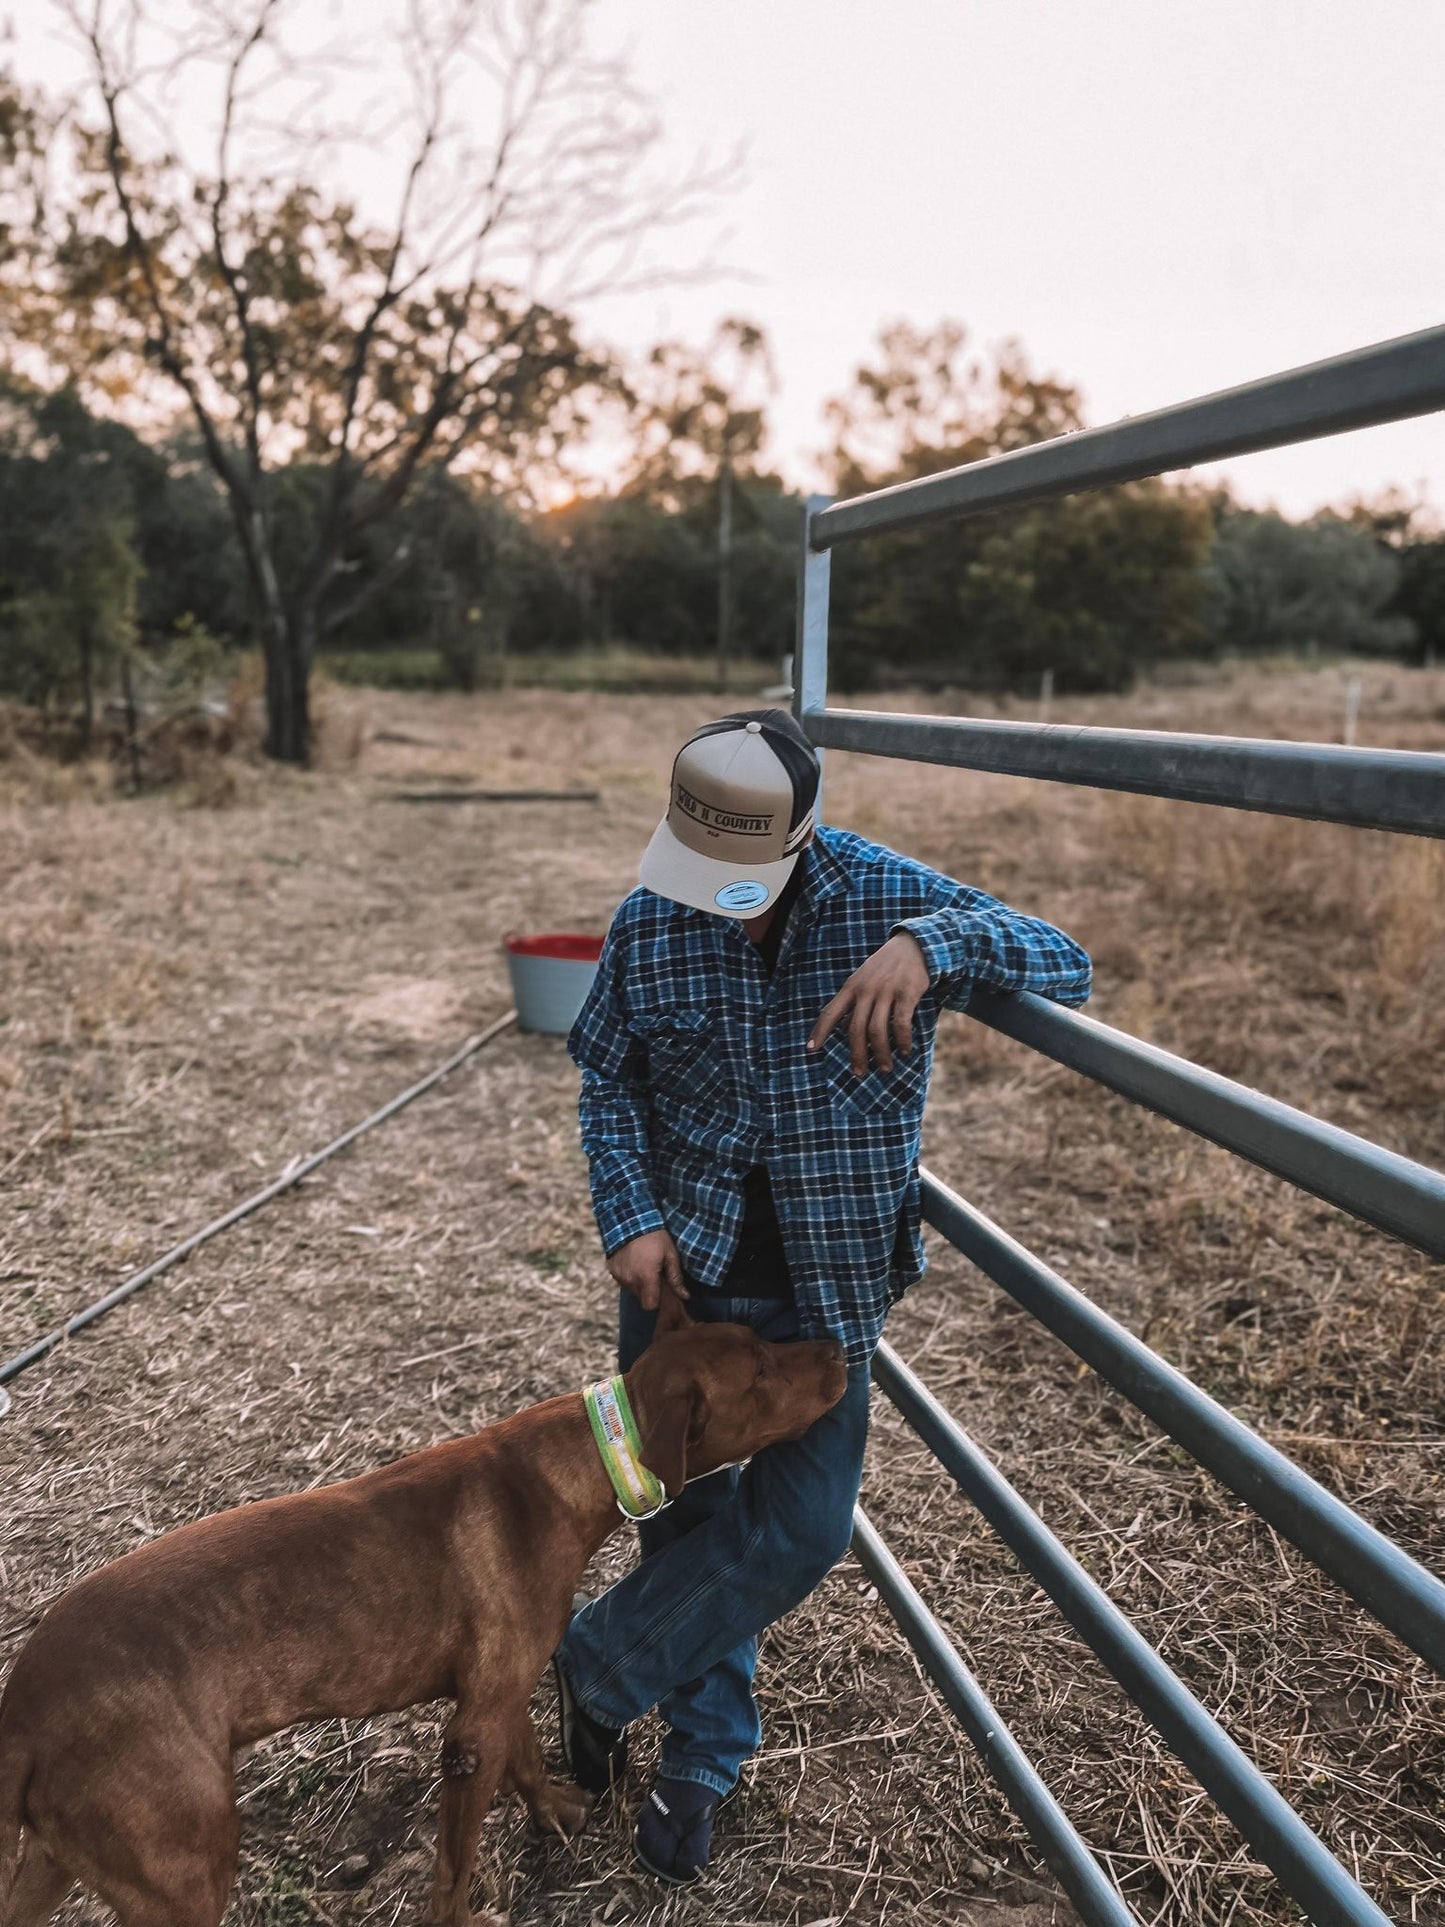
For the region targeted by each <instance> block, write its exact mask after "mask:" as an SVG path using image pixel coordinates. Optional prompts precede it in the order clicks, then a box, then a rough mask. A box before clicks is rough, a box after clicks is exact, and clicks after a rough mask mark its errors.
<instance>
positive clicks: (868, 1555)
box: [853, 1506, 1139, 1927]
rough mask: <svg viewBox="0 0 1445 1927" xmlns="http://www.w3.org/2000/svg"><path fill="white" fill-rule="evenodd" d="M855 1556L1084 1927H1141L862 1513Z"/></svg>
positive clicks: (856, 1531) (856, 1517) (855, 1516)
mask: <svg viewBox="0 0 1445 1927" xmlns="http://www.w3.org/2000/svg"><path fill="white" fill-rule="evenodd" d="M853 1550H854V1552H855V1553H856V1554H857V1557H858V1563H859V1564H860V1565H861V1566H862V1568H863V1570H864V1572H866V1573H867V1575H868V1577H869V1578H870V1579H871V1580H872V1581H873V1583H874V1585H875V1586H876V1587H877V1588H878V1591H879V1594H880V1596H881V1597H882V1599H883V1601H884V1604H885V1605H886V1606H887V1607H888V1610H889V1611H890V1612H891V1613H892V1615H893V1617H894V1619H895V1620H896V1621H897V1622H898V1626H899V1629H900V1631H901V1632H902V1634H903V1636H904V1638H905V1639H906V1640H907V1641H908V1643H909V1645H910V1646H911V1647H912V1648H913V1650H914V1652H915V1653H916V1654H917V1655H918V1659H919V1663H920V1664H921V1665H922V1667H923V1670H924V1671H925V1672H926V1673H927V1674H928V1677H929V1678H930V1679H931V1680H932V1681H933V1683H934V1685H935V1686H936V1687H937V1688H938V1690H939V1692H940V1693H941V1694H942V1695H943V1697H944V1699H945V1700H946V1701H947V1703H948V1705H949V1706H950V1707H951V1708H952V1710H953V1714H954V1717H955V1718H956V1719H957V1720H958V1723H959V1725H960V1726H962V1728H963V1730H964V1732H965V1733H967V1735H968V1737H969V1739H970V1740H971V1741H972V1742H973V1745H974V1747H975V1749H976V1751H977V1752H978V1755H979V1758H980V1759H981V1760H982V1761H983V1763H984V1765H985V1766H986V1767H987V1768H988V1770H989V1772H990V1773H991V1774H992V1775H993V1777H994V1779H995V1780H996V1781H997V1782H998V1784H999V1786H1000V1787H1001V1788H1002V1789H1003V1794H1004V1798H1005V1799H1006V1800H1007V1801H1008V1803H1009V1805H1010V1806H1011V1807H1012V1808H1013V1810H1014V1812H1015V1813H1016V1814H1017V1815H1018V1817H1019V1819H1020V1820H1022V1821H1023V1823H1024V1826H1025V1827H1026V1828H1027V1830H1028V1835H1029V1838H1030V1839H1031V1840H1032V1841H1033V1843H1034V1845H1035V1846H1036V1847H1037V1848H1038V1850H1039V1852H1040V1853H1041V1854H1042V1855H1043V1857H1044V1859H1045V1860H1046V1861H1047V1862H1048V1864H1049V1865H1050V1866H1051V1867H1052V1868H1053V1870H1054V1873H1055V1874H1056V1875H1057V1877H1058V1880H1059V1884H1060V1886H1062V1888H1063V1889H1064V1891H1065V1893H1066V1894H1067V1895H1068V1896H1069V1898H1070V1900H1072V1901H1073V1903H1074V1905H1075V1907H1076V1908H1077V1909H1078V1911H1079V1916H1080V1918H1081V1919H1082V1920H1083V1921H1084V1922H1085V1923H1086V1927H1138V1918H1139V1917H1138V1915H1137V1914H1135V1913H1134V1912H1132V1911H1131V1909H1130V1908H1128V1907H1127V1906H1125V1904H1124V1902H1123V1900H1121V1899H1120V1897H1119V1894H1118V1891H1117V1890H1116V1888H1115V1887H1114V1885H1113V1883H1112V1881H1110V1879H1109V1878H1108V1876H1107V1875H1106V1874H1105V1873H1104V1871H1103V1869H1102V1868H1101V1867H1100V1865H1099V1863H1098V1861H1097V1860H1096V1859H1095V1858H1094V1856H1093V1854H1092V1853H1090V1851H1089V1849H1088V1846H1087V1845H1086V1844H1085V1842H1084V1841H1083V1840H1082V1839H1081V1838H1080V1837H1079V1835H1078V1833H1077V1832H1076V1831H1075V1830H1074V1827H1073V1825H1072V1823H1071V1822H1070V1820H1069V1818H1068V1816H1067V1814H1065V1812H1064V1810H1063V1808H1062V1807H1061V1806H1060V1805H1059V1803H1058V1801H1057V1800H1056V1799H1055V1798H1054V1796H1053V1794H1052V1793H1050V1792H1049V1789H1048V1788H1047V1787H1046V1786H1045V1785H1044V1783H1043V1781H1042V1780H1041V1779H1040V1778H1039V1775H1038V1772H1037V1770H1036V1769H1035V1767H1034V1764H1033V1762H1032V1761H1031V1760H1030V1759H1029V1757H1028V1755H1027V1754H1026V1753H1025V1752H1024V1751H1023V1749H1022V1747H1021V1746H1020V1745H1019V1743H1018V1741H1017V1740H1016V1739H1015V1738H1014V1736H1013V1734H1012V1733H1010V1731H1009V1730H1008V1727H1007V1726H1006V1725H1005V1724H1004V1722H1003V1721H1002V1720H1001V1719H1000V1718H999V1716H998V1714H997V1712H995V1710H994V1707H993V1705H992V1702H991V1701H990V1700H989V1698H988V1695H987V1694H986V1693H985V1692H984V1690H983V1688H982V1687H981V1686H980V1685H979V1683H978V1681H977V1680H976V1679H975V1678H974V1676H973V1674H972V1673H971V1672H970V1671H969V1670H968V1668H967V1667H966V1666H965V1665H964V1663H963V1661H962V1659H961V1658H960V1657H959V1655H958V1652H957V1650H956V1649H955V1647H954V1646H953V1645H952V1643H951V1642H950V1640H949V1638H948V1635H947V1634H946V1633H945V1632H944V1630H943V1628H942V1627H941V1626H940V1625H939V1623H938V1621H937V1620H936V1619H935V1618H934V1616H933V1614H932V1613H931V1612H930V1611H929V1610H928V1608H927V1606H925V1605H924V1603H923V1601H922V1600H921V1599H920V1598H919V1596H918V1593H917V1592H916V1591H915V1590H914V1588H913V1586H912V1585H911V1584H910V1583H909V1581H908V1578H907V1577H906V1575H905V1573H904V1571H903V1568H902V1567H901V1566H900V1565H899V1563H898V1561H897V1560H896V1559H895V1558H894V1557H893V1554H892V1553H891V1552H890V1551H889V1549H888V1547H887V1546H886V1545H885V1544H884V1543H883V1541H882V1539H881V1538H879V1536H878V1533H877V1531H876V1530H875V1528H874V1526H873V1525H872V1523H871V1521H870V1520H869V1518H868V1515H867V1514H866V1513H865V1512H864V1510H863V1508H862V1507H861V1506H859V1507H858V1508H857V1509H856V1510H855V1512H854V1514H853Z"/></svg>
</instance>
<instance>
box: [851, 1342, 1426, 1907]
mask: <svg viewBox="0 0 1445 1927" xmlns="http://www.w3.org/2000/svg"><path fill="white" fill-rule="evenodd" d="M873 1377H874V1380H875V1382H876V1383H877V1384H878V1385H879V1386H881V1387H882V1389H883V1391H884V1392H886V1393H887V1395H888V1397H889V1398H890V1399H892V1401H893V1403H894V1404H895V1405H896V1406H897V1407H898V1410H899V1411H900V1412H901V1413H902V1414H903V1417H904V1418H905V1419H906V1420H907V1422H908V1424H909V1425H910V1426H912V1428H913V1430H914V1431H915V1432H916V1433H917V1434H918V1436H919V1437H920V1438H921V1439H922V1440H923V1442H924V1444H925V1445H927V1446H928V1447H929V1449H930V1451H932V1452H933V1453H934V1455H935V1456H936V1457H937V1458H938V1460H939V1461H940V1463H941V1464H942V1465H943V1467H944V1469H945V1470H946V1471H947V1472H948V1473H950V1474H951V1476H952V1477H953V1478H954V1480H955V1481H956V1482H957V1484H958V1486H959V1489H960V1490H961V1491H962V1492H963V1493H964V1494H965V1496H966V1497H967V1498H969V1499H970V1500H971V1501H972V1502H973V1504H974V1505H976V1506H977V1507H978V1509H979V1511H980V1512H981V1513H982V1514H983V1516H984V1518H985V1519H987V1520H988V1522H989V1524H990V1525H991V1526H992V1527H993V1529H994V1531H995V1532H997V1533H998V1535H999V1537H1000V1538H1001V1539H1002V1540H1003V1541H1004V1543H1005V1545H1007V1546H1008V1547H1009V1549H1010V1550H1011V1551H1012V1552H1013V1554H1014V1556H1015V1557H1016V1558H1017V1560H1018V1561H1019V1563H1020V1565H1022V1566H1023V1568H1024V1570H1025V1571H1026V1572H1028V1573H1029V1574H1031V1575H1032V1577H1033V1578H1034V1579H1036V1580H1037V1581H1038V1583H1039V1585H1040V1586H1042V1587H1043V1589H1044V1591H1045V1592H1046V1593H1047V1594H1048V1596H1049V1597H1050V1599H1052V1600H1053V1602H1054V1604H1055V1605H1056V1606H1057V1607H1058V1608H1059V1610H1060V1611H1061V1612H1062V1613H1063V1615H1064V1617H1065V1618H1066V1619H1067V1620H1068V1621H1069V1623H1070V1625H1071V1626H1073V1627H1074V1629H1075V1630H1076V1631H1077V1632H1078V1633H1079V1635H1080V1636H1081V1637H1082V1638H1083V1639H1084V1641H1085V1642H1086V1643H1087V1645H1088V1646H1089V1648H1090V1649H1091V1650H1092V1651H1093V1652H1094V1653H1096V1654H1097V1655H1098V1657H1099V1658H1100V1659H1101V1660H1102V1661H1103V1663H1104V1665H1105V1666H1107V1667H1108V1669H1109V1671H1110V1672H1111V1673H1112V1674H1113V1675H1114V1677H1115V1679H1117V1680H1118V1682H1119V1684H1120V1685H1121V1686H1122V1687H1123V1688H1124V1690H1125V1692H1126V1693H1127V1694H1128V1695H1129V1697H1130V1699H1132V1700H1133V1702H1134V1704H1135V1705H1136V1706H1137V1707H1138V1708H1139V1709H1140V1711H1141V1712H1142V1713H1143V1714H1144V1716H1145V1718H1146V1719H1148V1721H1149V1722H1150V1724H1151V1725H1152V1726H1153V1727H1154V1728H1155V1730H1156V1731H1157V1732H1158V1733H1159V1734H1160V1735H1161V1736H1162V1738H1163V1739H1164V1740H1165V1741H1166V1742H1167V1744H1168V1745H1169V1746H1170V1747H1171V1748H1172V1749H1173V1751H1174V1752H1175V1753H1176V1754H1178V1756H1179V1758H1180V1759H1181V1760H1182V1761H1183V1762H1184V1764H1185V1766H1187V1767H1188V1768H1189V1771H1190V1772H1191V1773H1192V1774H1193V1775H1194V1777H1195V1779H1197V1780H1198V1781H1199V1783H1200V1785H1201V1786H1202V1787H1204V1789H1205V1791H1206V1792H1207V1793H1209V1794H1210V1795H1211V1796H1212V1797H1213V1799H1214V1800H1215V1801H1217V1803H1218V1804H1219V1806H1220V1807H1221V1808H1222V1809H1223V1811H1224V1812H1225V1813H1226V1814H1228V1816H1229V1818H1230V1819H1231V1820H1232V1821H1233V1822H1234V1824H1235V1826H1236V1827H1237V1828H1238V1829H1239V1831H1240V1833H1241V1834H1242V1835H1243V1836H1244V1838H1245V1839H1246V1840H1247V1841H1248V1842H1249V1844H1250V1846H1251V1847H1253V1849H1254V1850H1255V1852H1256V1853H1257V1854H1258V1855H1259V1857H1260V1858H1261V1859H1262V1860H1263V1861H1264V1862H1265V1864H1266V1865H1267V1866H1268V1867H1269V1868H1270V1869H1271V1870H1272V1871H1273V1873H1274V1874H1275V1875H1276V1877H1277V1878H1278V1880H1279V1882H1280V1884H1281V1885H1282V1886H1283V1887H1284V1888H1285V1890H1286V1891H1287V1892H1288V1893H1290V1894H1292V1895H1293V1897H1294V1898H1295V1899H1296V1900H1297V1901H1298V1902H1299V1903H1300V1905H1301V1906H1302V1907H1303V1908H1304V1910H1305V1913H1306V1914H1307V1915H1308V1917H1309V1919H1310V1920H1311V1921H1313V1922H1315V1923H1316V1927H1390V1923H1389V1919H1388V1916H1387V1915H1385V1914H1384V1913H1382V1912H1381V1910H1380V1909H1379V1907H1377V1906H1376V1905H1375V1903H1374V1901H1373V1900H1371V1899H1370V1897H1369V1895H1368V1894H1367V1893H1365V1891H1364V1890H1363V1888H1361V1887H1360V1886H1359V1885H1358V1884H1357V1883H1356V1882H1355V1881H1354V1880H1352V1879H1351V1877H1350V1876H1349V1874H1347V1873H1346V1872H1345V1870H1344V1868H1343V1867H1342V1866H1341V1865H1340V1863H1339V1861H1338V1860H1336V1859H1335V1857H1334V1856H1333V1854H1331V1853H1330V1851H1329V1849H1328V1848H1327V1847H1326V1846H1325V1845H1324V1842H1323V1841H1322V1840H1320V1839H1319V1837H1318V1836H1317V1835H1316V1834H1314V1833H1312V1832H1311V1831H1310V1829H1309V1828H1308V1827H1307V1826H1306V1825H1305V1823H1304V1821H1303V1820H1301V1819H1300V1817H1299V1815H1298V1814H1297V1813H1296V1812H1295V1811H1294V1809H1293V1807H1291V1806H1290V1804H1289V1802H1288V1801H1287V1800H1286V1799H1285V1798H1284V1796H1283V1794H1281V1793H1280V1791H1279V1789H1278V1788H1277V1787H1276V1786H1274V1785H1273V1784H1272V1783H1271V1782H1270V1781H1269V1780H1268V1779H1266V1777H1265V1776H1264V1774H1263V1773H1261V1772H1260V1770H1259V1768H1258V1767H1257V1766H1256V1765H1255V1764H1254V1762H1253V1761H1252V1760H1250V1759H1249V1758H1248V1757H1247V1755H1246V1754H1244V1753H1243V1752H1242V1751H1241V1750H1240V1748H1239V1747H1238V1746H1237V1745H1236V1744H1235V1742H1234V1741H1233V1740H1232V1739H1230V1737H1229V1735H1228V1734H1227V1733H1226V1732H1225V1731H1224V1729H1223V1727H1222V1726H1220V1725H1219V1724H1218V1722H1217V1721H1215V1720H1213V1719H1211V1718H1210V1716H1209V1714H1208V1713H1206V1712H1205V1710H1204V1708H1203V1707H1202V1706H1201V1705H1200V1703H1199V1701H1198V1700H1197V1699H1196V1698H1195V1697H1194V1695H1193V1694H1192V1693H1191V1692H1190V1691H1189V1689H1188V1687H1187V1686H1185V1684H1184V1683H1183V1681H1182V1680H1180V1679H1178V1678H1177V1677H1176V1676H1175V1674H1174V1673H1172V1672H1171V1671H1170V1669H1169V1668H1168V1667H1167V1666H1166V1665H1165V1664H1164V1661H1163V1660H1162V1659H1161V1658H1160V1657H1159V1655H1158V1653H1156V1652H1155V1650H1154V1648H1153V1647H1152V1646H1151V1645H1150V1644H1149V1642H1148V1641H1147V1640H1146V1639H1145V1638H1144V1636H1143V1634H1142V1633H1140V1632H1139V1631H1138V1630H1137V1628H1136V1627H1134V1626H1133V1625H1132V1624H1131V1623H1130V1621H1129V1620H1128V1619H1127V1618H1126V1617H1125V1615H1124V1614H1123V1613H1122V1612H1121V1611H1120V1610H1119V1608H1118V1607H1117V1606H1116V1605H1115V1604H1114V1602H1113V1600H1112V1599H1110V1597H1109V1595H1108V1594H1107V1593H1106V1592H1105V1591H1104V1590H1103V1588H1102V1587H1101V1586H1099V1585H1096V1584H1095V1582H1094V1581H1093V1580H1092V1579H1091V1578H1090V1577H1089V1575H1088V1574H1087V1573H1086V1572H1085V1571H1084V1568H1083V1567H1082V1566H1081V1565H1080V1564H1079V1562H1078V1560H1077V1559H1075V1558H1074V1557H1073V1555H1072V1554H1071V1553H1069V1552H1067V1551H1066V1550H1065V1548H1064V1547H1063V1545H1062V1544H1061V1543H1060V1542H1059V1541H1058V1540H1057V1539H1056V1538H1055V1537H1054V1535H1053V1533H1052V1532H1050V1531H1049V1529H1048V1527H1047V1526H1046V1525H1045V1524H1044V1522H1043V1520H1042V1519H1040V1518H1039V1517H1038V1515H1037V1514H1036V1513H1035V1512H1034V1511H1033V1510H1032V1509H1031V1508H1030V1507H1029V1506H1028V1505H1026V1504H1025V1502H1024V1500H1023V1499H1022V1498H1021V1497H1020V1495H1019V1494H1018V1493H1017V1492H1016V1491H1015V1490H1014V1488H1013V1486H1012V1485H1010V1484H1009V1482H1008V1480H1007V1479H1006V1478H1005V1477H1004V1476H1003V1474H1002V1473H1001V1472H1000V1471H999V1470H998V1468H997V1466H995V1465H994V1464H993V1462H992V1461H991V1460H990V1459H988V1458H987V1457H986V1456H985V1455H984V1453H983V1452H981V1451H980V1450H979V1448H978V1446H977V1445H975V1443H974V1442H973V1440H972V1439H971V1438H970V1437H969V1436H968V1434H967V1433H966V1432H965V1431H964V1430H963V1428H962V1426H960V1425H959V1424H958V1422H957V1421H956V1420H955V1419H954V1418H953V1417H952V1416H951V1415H950V1414H949V1413H948V1412H946V1411H945V1410H944V1409H943V1407H942V1406H941V1405H940V1404H939V1403H938V1401H937V1399H935V1398H934V1396H933V1394H932V1393H931V1392H930V1391H929V1390H928V1389H927V1387H926V1386H924V1385H923V1384H921V1383H920V1382H919V1380H918V1379H917V1378H915V1377H914V1375H913V1373H912V1372H911V1371H909V1369H908V1367H907V1366H906V1365H905V1364H904V1363H903V1361H902V1359H900V1358H899V1357H898V1355H897V1353H896V1352H894V1351H893V1349H892V1348H891V1347H890V1346H889V1345H886V1344H884V1345H880V1346H879V1348H878V1350H877V1352H876V1353H875V1354H874V1358H873Z"/></svg>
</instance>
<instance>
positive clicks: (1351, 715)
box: [1344, 676, 1360, 749]
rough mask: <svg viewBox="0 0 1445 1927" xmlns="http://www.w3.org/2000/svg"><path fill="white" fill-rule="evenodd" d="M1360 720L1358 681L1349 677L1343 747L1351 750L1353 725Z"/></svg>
mask: <svg viewBox="0 0 1445 1927" xmlns="http://www.w3.org/2000/svg"><path fill="white" fill-rule="evenodd" d="M1359 720H1360V679H1359V677H1358V676H1351V677H1350V680H1349V682H1348V684H1347V685H1346V687H1345V738H1344V740H1345V747H1346V748H1347V749H1353V748H1354V743H1355V724H1356V723H1357V722H1358V721H1359Z"/></svg>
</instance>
